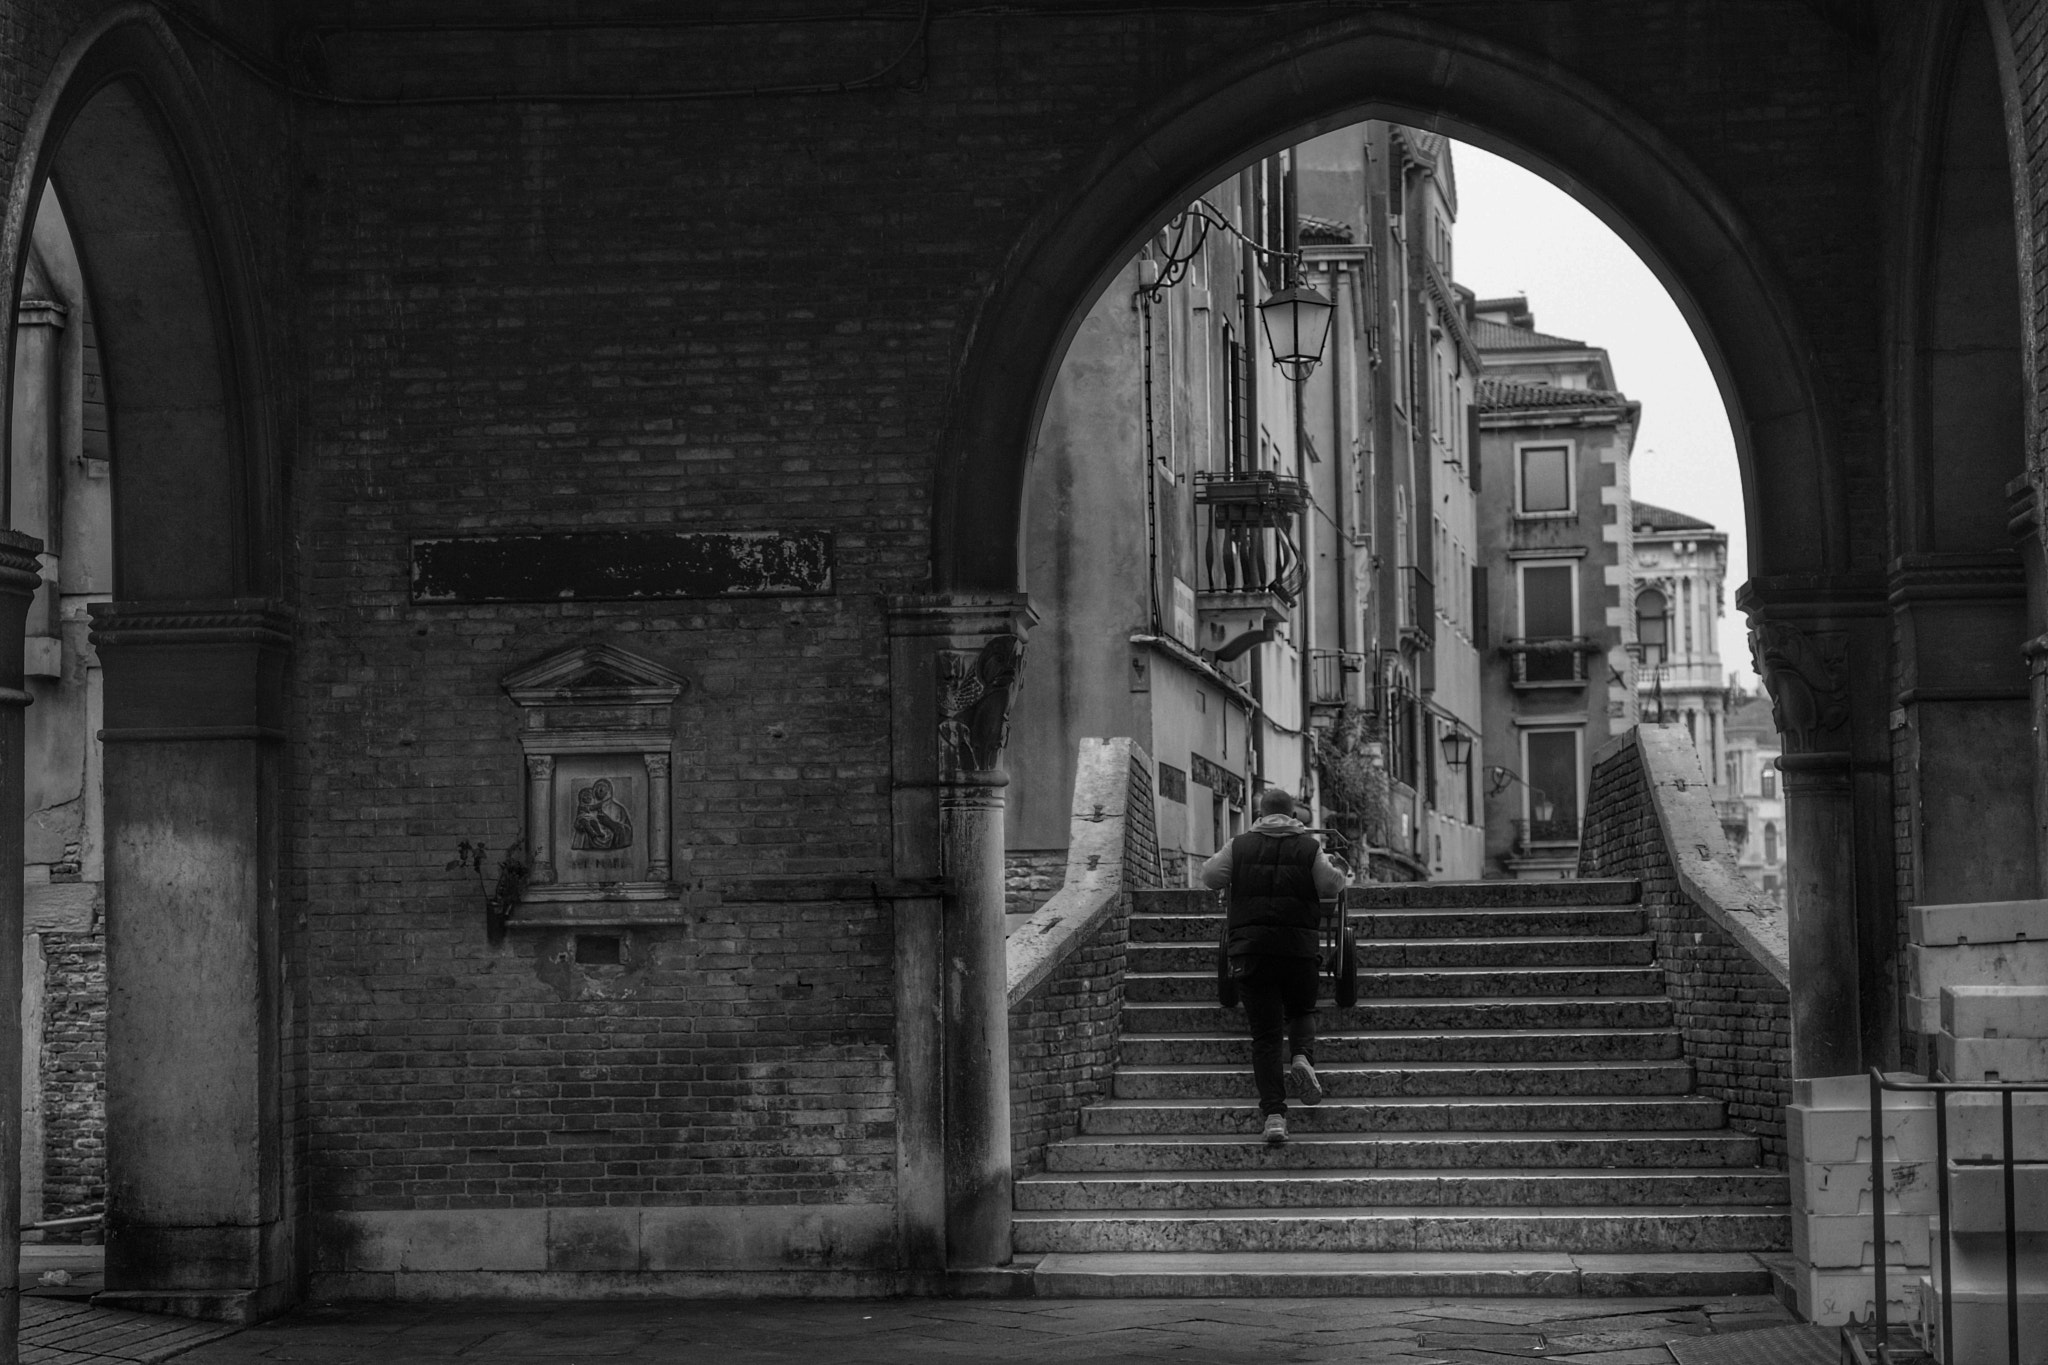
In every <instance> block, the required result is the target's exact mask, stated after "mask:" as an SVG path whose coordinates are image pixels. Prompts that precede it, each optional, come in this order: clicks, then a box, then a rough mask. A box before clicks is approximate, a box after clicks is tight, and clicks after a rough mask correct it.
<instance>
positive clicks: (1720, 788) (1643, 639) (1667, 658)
mask: <svg viewBox="0 0 2048 1365" xmlns="http://www.w3.org/2000/svg"><path fill="white" fill-rule="evenodd" d="M1633 523H1634V527H1635V536H1634V540H1635V584H1634V589H1635V590H1634V593H1633V600H1634V603H1635V627H1636V631H1635V633H1636V641H1637V649H1638V651H1639V655H1640V658H1641V667H1640V668H1639V670H1638V672H1637V675H1636V688H1637V700H1638V703H1639V705H1640V706H1641V708H1642V714H1643V719H1644V720H1646V721H1649V722H1650V723H1652V724H1663V725H1683V726H1684V727H1685V730H1686V733H1687V734H1688V735H1690V736H1691V737H1692V742H1693V744H1694V745H1695V746H1696V747H1697V748H1698V749H1699V755H1700V766H1701V767H1702V768H1704V769H1705V770H1706V773H1707V778H1708V781H1709V782H1710V783H1712V784H1713V787H1714V795H1715V797H1716V798H1717V799H1718V798H1724V797H1725V796H1726V795H1727V779H1726V775H1725V762H1724V760H1725V758H1726V755H1727V752H1728V734H1727V726H1728V680H1727V677H1726V675H1725V674H1723V673H1722V671H1721V648H1720V643H1719V638H1720V626H1721V614H1722V612H1723V611H1724V610H1725V609H1726V602H1725V594H1724V592H1723V586H1722V585H1723V583H1724V581H1725V579H1726V578H1727V574H1728V537H1727V536H1726V535H1725V534H1723V533H1722V532H1720V531H1717V530H1715V529H1714V527H1713V524H1712V523H1711V522H1706V521H1701V520H1700V519H1699V518H1698V517H1693V516H1688V515H1686V514H1685V513H1683V512H1674V511H1671V510H1670V509H1668V508H1663V507H1653V506H1651V505H1650V504H1649V503H1644V502H1638V503H1636V504H1635V512H1634V518H1633Z"/></svg>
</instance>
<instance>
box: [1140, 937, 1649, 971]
mask: <svg viewBox="0 0 2048 1365" xmlns="http://www.w3.org/2000/svg"><path fill="white" fill-rule="evenodd" d="M1129 955H1130V956H1129V961H1130V967H1129V970H1130V971H1132V972H1144V973H1150V972H1200V971H1214V970H1215V968H1216V944H1215V942H1214V941H1213V940H1211V941H1208V942H1194V943H1134V944H1132V945H1130V948H1129ZM1358 960H1359V964H1360V965H1361V966H1363V967H1366V968H1370V969H1372V970H1377V971H1386V970H1394V969H1405V970H1426V969H1430V968H1436V967H1452V968H1465V967H1496V968H1498V967H1643V966H1648V965H1649V964H1651V963H1654V962H1655V961H1656V960H1657V944H1656V941H1655V940H1654V939H1651V938H1649V937H1647V936H1643V937H1633V938H1622V937H1618V936H1617V937H1611V938H1535V937H1531V938H1496V939H1477V938H1474V939H1388V938H1370V939H1368V938H1361V939H1360V940H1359V941H1358Z"/></svg>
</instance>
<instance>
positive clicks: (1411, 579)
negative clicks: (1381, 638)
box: [1400, 564, 1436, 649]
mask: <svg viewBox="0 0 2048 1365" xmlns="http://www.w3.org/2000/svg"><path fill="white" fill-rule="evenodd" d="M1400 603H1401V630H1402V632H1403V634H1404V636H1405V637H1406V638H1407V639H1408V640H1409V642H1410V643H1412V644H1414V645H1415V646H1416V648H1418V649H1434V648H1435V647H1436V584H1434V583H1432V582H1431V581H1430V579H1429V575H1428V574H1426V573H1424V572H1423V571H1422V569H1421V566H1419V565H1415V564H1404V565H1402V566H1401V582H1400Z"/></svg>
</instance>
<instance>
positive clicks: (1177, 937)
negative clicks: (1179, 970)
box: [1131, 893, 1649, 943]
mask: <svg viewBox="0 0 2048 1365" xmlns="http://www.w3.org/2000/svg"><path fill="white" fill-rule="evenodd" d="M1140 894H1141V895H1142V894H1143V893H1140ZM1351 922H1352V924H1353V925H1354V926H1355V927H1356V928H1357V929H1358V932H1359V934H1360V936H1361V937H1365V936H1368V935H1369V936H1372V937H1377V938H1522V937H1530V938H1552V937H1557V936H1560V935H1563V936H1568V937H1579V938H1585V937H1596V938H1597V937H1601V936H1604V935H1608V934H1618V935H1632V934H1641V933H1645V932H1647V931H1648V928H1649V920H1648V917H1647V916H1645V915H1644V913H1643V911H1642V908H1641V907H1640V906H1632V905H1608V906H1587V907H1583V908H1579V909H1570V908H1558V909H1550V910H1371V911H1368V910H1354V911H1352V912H1351ZM1222 931H1223V903H1222V902H1221V901H1214V902H1205V903H1201V904H1197V905H1191V906H1190V907H1188V908H1187V909H1186V910H1183V911H1174V910H1172V909H1170V908H1165V907H1161V908H1157V909H1153V910H1148V911H1144V912H1141V913H1133V914H1132V915H1131V941H1132V942H1134V943H1182V942H1206V943H1214V942H1215V941H1216V938H1217V935H1219V934H1220V933H1222Z"/></svg>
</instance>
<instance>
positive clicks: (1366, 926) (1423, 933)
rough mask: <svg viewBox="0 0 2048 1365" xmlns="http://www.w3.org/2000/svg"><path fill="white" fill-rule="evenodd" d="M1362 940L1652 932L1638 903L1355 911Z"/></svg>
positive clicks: (1354, 924)
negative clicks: (1566, 907)
mask: <svg viewBox="0 0 2048 1365" xmlns="http://www.w3.org/2000/svg"><path fill="white" fill-rule="evenodd" d="M1351 924H1352V927H1353V928H1355V929H1356V930H1357V931H1358V936H1359V937H1360V938H1376V939H1377V938H1395V939H1412V938H1421V939H1429V938H1454V939H1466V938H1555V937H1559V936H1566V937H1577V938H1600V937H1607V936H1616V937H1624V938H1625V937H1631V936H1634V935H1637V934H1645V933H1648V932H1649V928H1650V922H1649V916H1647V915H1645V914H1644V913H1643V910H1642V907H1640V906H1635V905H1607V906H1586V907H1583V908H1580V909H1562V908H1560V909H1555V910H1354V911H1352V912H1351Z"/></svg>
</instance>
